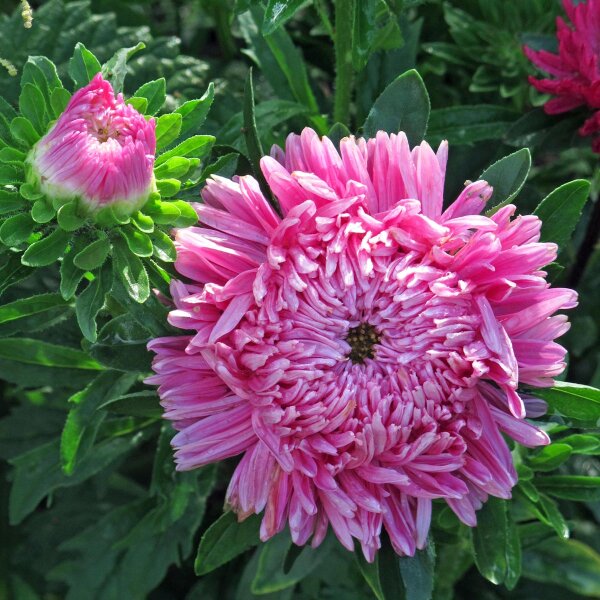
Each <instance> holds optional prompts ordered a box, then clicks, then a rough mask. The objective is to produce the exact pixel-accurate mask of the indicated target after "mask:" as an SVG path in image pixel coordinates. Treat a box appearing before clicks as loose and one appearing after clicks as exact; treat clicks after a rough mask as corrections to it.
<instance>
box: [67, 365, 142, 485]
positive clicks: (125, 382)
mask: <svg viewBox="0 0 600 600" xmlns="http://www.w3.org/2000/svg"><path fill="white" fill-rule="evenodd" d="M134 381H135V376H133V375H131V374H126V375H124V374H121V373H116V372H114V371H106V372H104V373H101V374H100V375H98V377H97V378H96V379H94V381H92V382H91V383H90V384H89V385H88V386H87V387H86V388H85V389H83V390H81V391H80V392H77V393H76V394H74V395H73V396H71V398H69V403H70V406H71V407H72V408H71V409H70V410H69V414H68V416H67V420H66V422H65V426H64V428H63V431H62V435H61V440H60V459H61V465H62V469H63V471H64V473H66V474H67V475H71V474H72V473H73V471H74V470H75V466H76V464H77V463H79V462H81V460H82V459H84V458H85V456H86V454H87V452H88V451H90V450H91V448H92V445H93V443H94V439H95V437H96V431H97V428H98V426H99V425H100V423H101V422H102V420H103V419H104V417H105V415H106V413H104V412H103V411H101V410H99V409H100V407H101V405H102V404H104V403H106V402H108V401H110V400H112V399H114V398H117V397H119V396H121V395H122V394H123V393H125V392H126V391H127V390H128V389H129V388H130V387H131V386H132V385H133V383H134ZM88 432H89V433H90V434H91V435H87V439H86V440H85V441H86V444H83V445H82V441H84V436H85V435H86V433H88Z"/></svg>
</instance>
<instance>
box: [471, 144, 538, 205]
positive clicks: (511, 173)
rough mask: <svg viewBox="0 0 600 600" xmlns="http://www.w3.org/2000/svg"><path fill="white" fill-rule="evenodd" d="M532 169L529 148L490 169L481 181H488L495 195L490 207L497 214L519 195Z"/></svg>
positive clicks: (506, 158) (510, 155)
mask: <svg viewBox="0 0 600 600" xmlns="http://www.w3.org/2000/svg"><path fill="white" fill-rule="evenodd" d="M530 168H531V154H530V153H529V150H528V149H527V148H523V149H522V150H517V151H516V152H514V153H513V154H509V155H508V156H505V157H504V158H501V159H500V160H499V161H497V162H495V163H494V164H493V165H492V166H491V167H488V168H487V169H486V170H485V171H484V172H483V173H482V174H481V175H480V176H479V179H483V180H484V181H487V182H488V183H489V184H490V185H491V186H492V187H493V188H494V193H493V194H492V197H491V198H490V200H489V206H490V207H491V208H492V211H493V212H495V211H497V210H498V209H499V208H501V207H502V206H505V205H506V204H508V203H509V202H510V201H511V200H512V199H513V198H515V196H516V195H517V194H518V193H519V191H520V190H521V188H522V187H523V184H524V183H525V180H526V179H527V175H528V174H529V169H530Z"/></svg>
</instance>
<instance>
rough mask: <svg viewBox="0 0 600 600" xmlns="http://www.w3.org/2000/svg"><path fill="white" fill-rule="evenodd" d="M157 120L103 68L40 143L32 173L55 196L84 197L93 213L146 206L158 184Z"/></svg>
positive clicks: (63, 197)
mask: <svg viewBox="0 0 600 600" xmlns="http://www.w3.org/2000/svg"><path fill="white" fill-rule="evenodd" d="M155 152H156V135H155V122H154V119H149V120H148V121H147V120H146V119H145V118H144V116H143V115H141V114H140V113H139V112H137V110H135V109H134V108H133V107H132V106H130V105H128V104H125V102H124V101H123V96H122V95H121V94H119V95H118V96H116V97H115V95H114V92H113V89H112V86H111V85H110V83H109V82H108V81H105V80H104V79H103V78H102V75H101V74H100V73H98V74H97V75H96V76H95V77H94V79H93V80H92V81H91V82H90V83H89V84H88V85H87V86H85V87H84V88H81V89H80V90H79V91H78V92H76V93H75V94H74V95H73V97H72V98H71V100H70V102H69V104H68V106H67V108H66V109H65V112H64V113H63V114H62V115H61V116H60V118H59V119H58V120H57V122H56V123H55V124H54V126H53V127H52V128H51V129H50V131H49V132H48V133H47V134H46V135H45V136H44V137H43V138H42V139H41V140H40V141H39V142H38V143H37V144H36V145H35V147H34V149H33V150H32V152H31V155H30V157H29V163H30V165H31V168H32V176H33V178H34V179H35V180H36V181H37V182H38V183H39V186H40V189H41V191H42V192H43V193H44V194H46V195H47V196H48V197H50V198H58V199H64V200H65V201H68V200H72V199H74V198H79V199H80V200H81V202H82V203H83V205H84V206H85V207H86V208H87V210H88V211H89V212H96V211H97V210H99V209H101V208H103V207H105V206H107V205H115V204H117V205H120V206H122V207H123V208H124V209H125V210H126V211H127V212H133V211H134V210H137V209H138V208H140V207H141V206H142V205H143V204H144V202H145V201H146V199H147V198H148V195H149V193H150V192H151V191H153V189H154V176H153V168H154V154H155Z"/></svg>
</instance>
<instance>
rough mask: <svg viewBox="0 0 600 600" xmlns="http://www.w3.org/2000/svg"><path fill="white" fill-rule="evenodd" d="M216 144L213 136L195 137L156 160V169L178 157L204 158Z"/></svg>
mask: <svg viewBox="0 0 600 600" xmlns="http://www.w3.org/2000/svg"><path fill="white" fill-rule="evenodd" d="M214 143H215V137H214V136H212V135H194V136H192V137H190V138H188V139H187V140H185V141H183V142H181V144H178V145H177V146H175V147H174V148H173V149H172V150H168V151H167V152H165V153H163V154H161V155H160V156H158V157H157V158H156V163H155V164H156V167H159V166H160V165H162V164H163V163H164V162H166V161H168V160H169V159H171V158H173V157H177V156H187V157H194V158H204V157H206V156H208V154H209V153H210V150H211V148H212V146H213V144H214Z"/></svg>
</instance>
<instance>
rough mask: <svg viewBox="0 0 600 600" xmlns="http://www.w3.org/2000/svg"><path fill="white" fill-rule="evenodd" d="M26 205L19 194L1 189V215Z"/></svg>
mask: <svg viewBox="0 0 600 600" xmlns="http://www.w3.org/2000/svg"><path fill="white" fill-rule="evenodd" d="M21 187H22V186H21ZM25 206H26V204H25V202H24V201H23V199H22V198H21V197H20V196H19V194H17V193H16V192H9V191H7V190H2V189H0V215H5V214H7V213H11V212H14V211H15V210H20V209H22V208H24V207H25Z"/></svg>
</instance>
